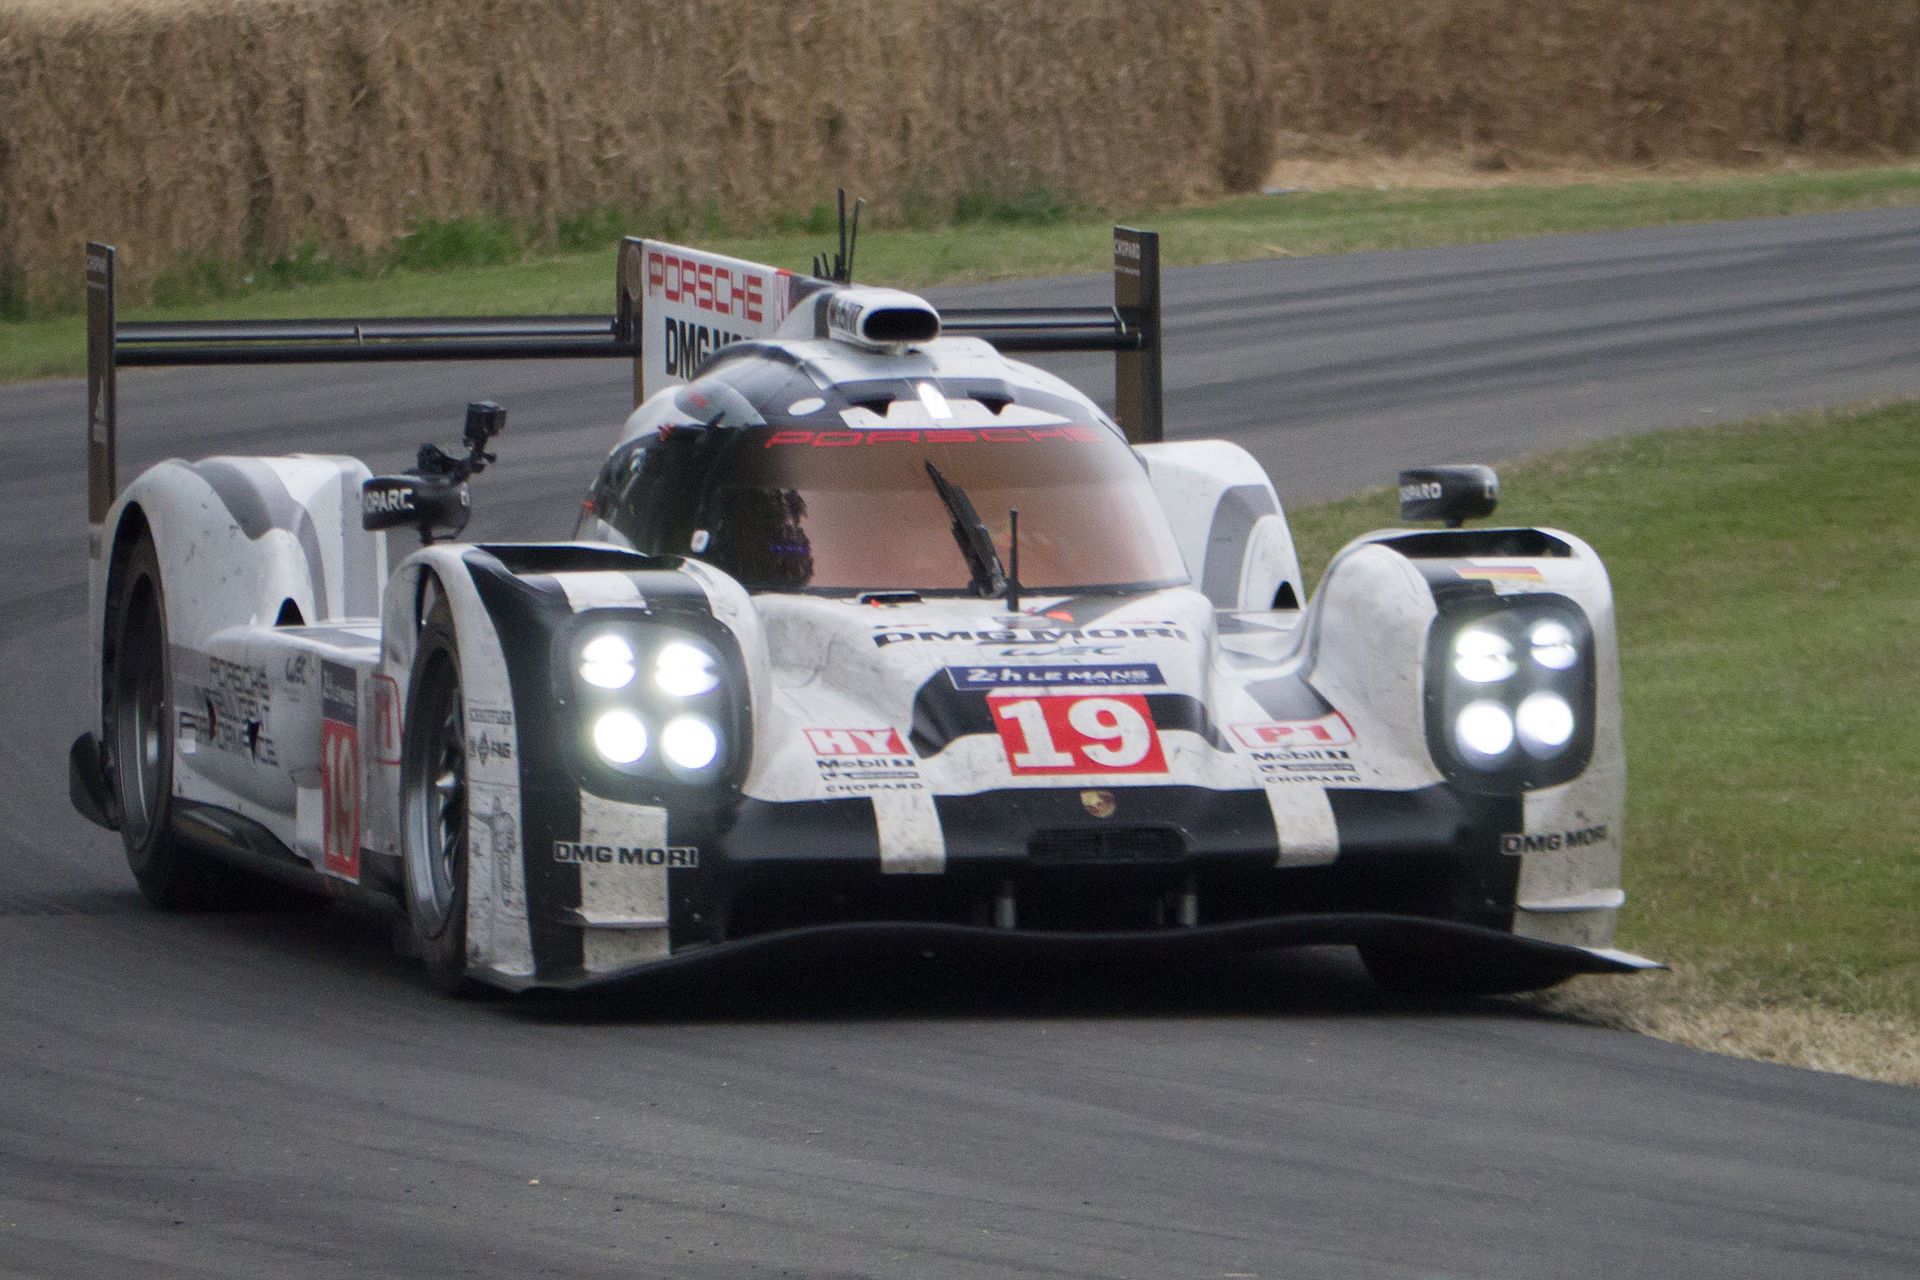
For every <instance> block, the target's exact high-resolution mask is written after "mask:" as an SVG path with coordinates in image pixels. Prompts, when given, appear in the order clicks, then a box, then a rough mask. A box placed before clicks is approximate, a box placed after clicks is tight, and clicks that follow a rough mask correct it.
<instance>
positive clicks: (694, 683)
mask: <svg viewBox="0 0 1920 1280" xmlns="http://www.w3.org/2000/svg"><path fill="white" fill-rule="evenodd" d="M714 666H715V663H714V658H713V654H711V653H709V652H708V651H707V650H706V649H704V648H702V647H701V646H700V645H697V644H694V643H693V642H692V641H690V640H669V641H667V643H665V644H663V645H661V646H660V651H659V652H658V653H656V654H654V655H653V683H654V687H656V688H657V689H659V690H660V692H662V693H665V694H670V695H671V696H673V697H676V698H697V697H699V696H700V695H701V694H703V693H711V692H713V691H714V690H715V689H717V688H718V687H719V686H720V673H719V672H718V671H716V670H715V669H714Z"/></svg>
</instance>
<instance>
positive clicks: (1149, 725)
mask: <svg viewBox="0 0 1920 1280" xmlns="http://www.w3.org/2000/svg"><path fill="white" fill-rule="evenodd" d="M987 706H988V708H989V709H990V710H991V711H992V712H993V723H994V727H995V728H997V729H999V730H1000V743H1001V745H1002V746H1003V747H1004V748H1005V749H1006V752H1007V765H1008V767H1009V768H1011V769H1012V770H1013V771H1014V772H1015V773H1019V774H1035V773H1038V774H1051V773H1165V772H1166V771H1167V758H1166V755H1165V753H1163V752H1162V751H1161V749H1160V733H1159V731H1158V730H1157V729H1155V728H1154V725H1153V714H1152V712H1151V711H1149V710H1148V708H1147V700H1146V698H1144V697H1142V696H1141V695H1140V694H1137V693H1108V694H1097V695H1093V696H1086V695H1081V694H1065V695H1048V696H1042V697H1030V696H1025V695H1021V694H1008V693H996V694H990V695H989V696H988V698H987Z"/></svg>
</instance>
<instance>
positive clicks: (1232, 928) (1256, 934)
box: [476, 912, 1666, 990]
mask: <svg viewBox="0 0 1920 1280" xmlns="http://www.w3.org/2000/svg"><path fill="white" fill-rule="evenodd" d="M1369 944H1391V945H1392V946H1393V947H1395V948H1396V949H1401V950H1414V951H1422V950H1427V951H1431V952H1432V953H1433V954H1434V955H1435V956H1436V957H1438V956H1449V957H1458V958H1463V959H1464V958H1485V959H1506V960H1509V961H1511V962H1513V963H1515V964H1524V965H1528V966H1532V967H1537V968H1541V969H1552V968H1559V969H1564V970H1565V972H1566V975H1567V976H1569V977H1571V976H1574V975H1576V974H1583V973H1637V972H1640V971H1641V970H1646V969H1662V968H1665V967H1666V966H1664V965H1662V964H1661V963H1660V962H1659V961H1656V960H1649V959H1647V958H1645V957H1644V956H1637V955H1634V954H1632V953H1631V952H1626V951H1616V950H1613V949H1611V948H1601V947H1576V946H1568V945H1566V944H1563V943H1557V942H1542V941H1540V940H1538V939H1535V938H1522V937H1519V936H1517V935H1515V934H1511V933H1506V932H1503V931H1501V930H1498V929H1488V928H1483V927H1481V926H1479V925H1471V924H1461V923H1458V922H1455V921H1451V920H1435V919H1430V918H1428V917H1424V916H1401V915H1389V914H1383V913H1371V912H1348V913H1339V914H1331V913H1330V914H1323V915H1310V916H1282V917H1278V918H1274V919H1267V920H1240V921H1234V922H1231V923H1226V924H1209V925H1196V926H1193V927H1191V928H1180V929H1155V930H1141V931H1129V932H1113V933H1081V932H1048V931H1028V930H1021V929H994V928H986V927H982V926H978V925H960V924H925V923H915V922H910V921H857V922H848V923H844V924H823V925H812V926H808V927H806V928H801V929H783V930H779V931H777V932H773V933H763V934H756V935H755V936H753V937H750V938H738V939H735V940H733V941H729V942H720V943H712V944H708V945H705V946H701V947H697V948H691V949H689V950H686V951H682V952H679V953H677V954H674V955H670V956H665V957H662V958H660V959H658V960H649V961H646V962H645V963H643V964H637V965H633V966H630V967H628V968H624V969H619V970H615V971H612V972H608V973H590V974H589V973H571V974H561V975H540V976H538V977H534V978H509V977H504V976H502V975H497V974H480V975H476V976H479V977H481V978H483V979H484V980H486V981H489V982H492V983H495V984H496V985H499V986H502V987H506V988H508V989H511V990H523V989H527V988H535V987H542V988H549V989H555V990H582V989H586V988H592V987H602V986H608V985H613V984H617V983H621V982H626V981H630V980H633V979H638V978H642V977H646V976H649V975H654V974H662V973H669V972H676V973H677V972H688V971H693V970H699V969H704V968H708V967H718V966H721V965H724V964H727V963H730V962H735V961H747V960H750V959H751V960H763V959H765V958H768V957H773V956H782V957H796V958H797V957H800V956H807V955H829V954H831V955H836V956H841V957H846V956H850V955H859V954H874V953H891V954H915V953H923V952H928V951H932V952H935V953H937V954H944V955H952V956H954V957H956V958H960V957H964V958H968V959H977V960H985V961H1005V960H1020V959H1025V960H1030V961H1033V962H1036V963H1046V962H1059V961H1071V960H1080V959H1116V958H1121V959H1131V960H1155V959H1168V960H1172V959H1177V958H1184V957H1190V956H1197V955H1208V954H1219V955H1224V954H1241V953H1247V952H1254V951H1272V950H1279V949H1282V948H1286V947H1315V946H1341V945H1348V946H1361V945H1369Z"/></svg>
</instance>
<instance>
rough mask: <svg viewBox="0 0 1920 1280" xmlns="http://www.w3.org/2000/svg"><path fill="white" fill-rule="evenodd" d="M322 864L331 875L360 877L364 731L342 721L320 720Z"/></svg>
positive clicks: (355, 879)
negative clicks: (361, 753) (361, 745)
mask: <svg viewBox="0 0 1920 1280" xmlns="http://www.w3.org/2000/svg"><path fill="white" fill-rule="evenodd" d="M320 806H321V810H322V815H323V821H322V836H321V849H322V853H323V855H324V856H323V859H322V864H323V866H324V867H325V868H326V870H327V872H328V873H329V874H331V875H336V876H342V877H345V878H346V879H348V880H354V881H358V880H359V879H360V734H359V732H358V731H357V730H356V729H355V728H354V727H353V726H352V725H350V724H342V723H341V722H340V721H338V720H322V721H321V722H320Z"/></svg>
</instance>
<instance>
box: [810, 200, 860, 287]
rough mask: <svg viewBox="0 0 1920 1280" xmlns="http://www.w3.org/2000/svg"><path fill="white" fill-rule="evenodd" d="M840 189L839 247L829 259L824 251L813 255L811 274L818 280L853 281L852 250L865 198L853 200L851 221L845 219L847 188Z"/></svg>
mask: <svg viewBox="0 0 1920 1280" xmlns="http://www.w3.org/2000/svg"><path fill="white" fill-rule="evenodd" d="M839 191H840V247H839V249H838V250H836V251H835V252H834V255H833V257H832V259H831V260H829V259H828V257H827V255H826V254H824V253H816V254H814V255H813V274H814V277H815V278H816V279H819V280H832V281H833V282H835V283H836V284H852V283H853V251H854V249H855V248H857V247H858V245H859V241H860V211H861V210H862V209H864V208H866V206H867V202H866V199H865V198H864V197H862V198H861V199H858V200H855V201H854V202H853V221H852V222H851V224H849V222H848V221H847V189H846V188H845V187H841V188H840V189H839Z"/></svg>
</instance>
